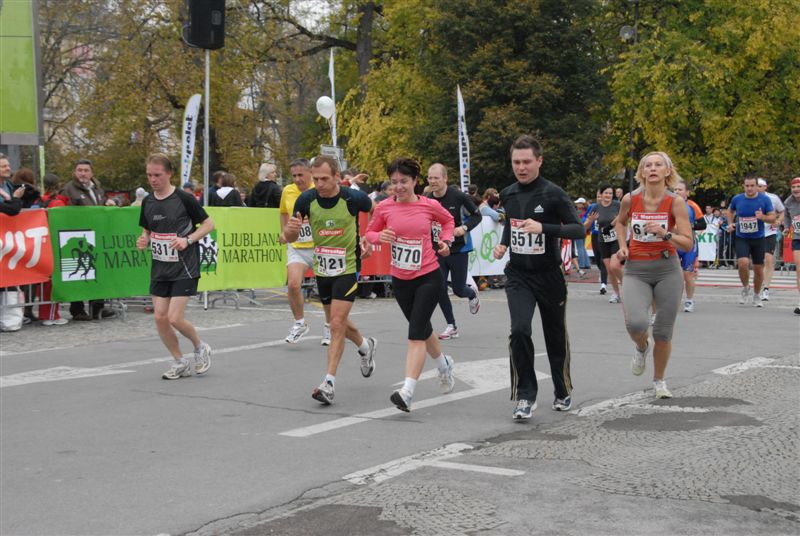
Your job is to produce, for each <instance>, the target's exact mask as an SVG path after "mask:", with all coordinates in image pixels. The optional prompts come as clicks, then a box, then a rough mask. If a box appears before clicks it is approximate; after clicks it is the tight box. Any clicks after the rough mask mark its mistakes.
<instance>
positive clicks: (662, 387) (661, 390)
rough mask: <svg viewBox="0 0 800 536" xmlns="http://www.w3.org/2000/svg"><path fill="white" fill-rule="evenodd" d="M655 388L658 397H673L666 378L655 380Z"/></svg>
mask: <svg viewBox="0 0 800 536" xmlns="http://www.w3.org/2000/svg"><path fill="white" fill-rule="evenodd" d="M653 389H654V390H655V392H656V398H672V393H671V392H670V390H669V389H667V382H665V381H664V380H653Z"/></svg>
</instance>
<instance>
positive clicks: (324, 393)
mask: <svg viewBox="0 0 800 536" xmlns="http://www.w3.org/2000/svg"><path fill="white" fill-rule="evenodd" d="M311 398H313V399H314V400H316V401H317V402H321V403H322V404H325V405H326V406H329V405H331V404H332V403H333V384H332V383H331V382H329V381H328V380H325V381H323V382H322V383H321V384H319V387H317V388H316V389H314V390H313V391H311Z"/></svg>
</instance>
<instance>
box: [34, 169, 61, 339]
mask: <svg viewBox="0 0 800 536" xmlns="http://www.w3.org/2000/svg"><path fill="white" fill-rule="evenodd" d="M43 182H44V194H42V198H41V200H40V201H39V207H41V208H46V209H51V208H58V207H65V206H67V204H69V199H68V198H67V197H66V196H65V195H61V194H59V193H58V189H59V187H60V182H61V180H60V179H59V178H58V176H56V175H54V174H52V173H48V174H47V175H45V176H44V180H43ZM36 291H37V295H38V297H39V300H40V301H41V302H49V301H50V300H51V298H52V291H53V280H52V279H49V280H47V281H45V282H44V283H42V284H40V285H37V286H36ZM39 320H41V321H42V325H44V326H63V325H64V324H66V323H68V322H69V320H67V319H66V318H62V317H61V315H60V314H59V312H58V304H57V303H42V304H40V305H39Z"/></svg>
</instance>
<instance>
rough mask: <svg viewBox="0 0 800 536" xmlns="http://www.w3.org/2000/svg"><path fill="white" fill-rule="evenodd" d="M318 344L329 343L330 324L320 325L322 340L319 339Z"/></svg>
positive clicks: (324, 344) (328, 344) (325, 344)
mask: <svg viewBox="0 0 800 536" xmlns="http://www.w3.org/2000/svg"><path fill="white" fill-rule="evenodd" d="M319 344H320V346H330V345H331V325H330V324H325V325H324V326H322V340H321V341H319Z"/></svg>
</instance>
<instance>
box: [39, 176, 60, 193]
mask: <svg viewBox="0 0 800 536" xmlns="http://www.w3.org/2000/svg"><path fill="white" fill-rule="evenodd" d="M42 180H43V182H44V189H45V191H46V192H50V191H53V190H55V189H56V188H58V183H59V182H61V179H59V178H58V175H55V174H53V173H47V174H45V176H44V179H42Z"/></svg>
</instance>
